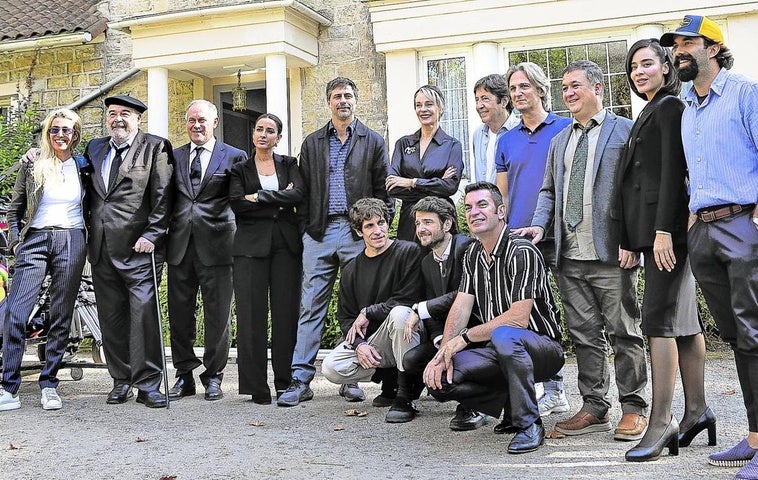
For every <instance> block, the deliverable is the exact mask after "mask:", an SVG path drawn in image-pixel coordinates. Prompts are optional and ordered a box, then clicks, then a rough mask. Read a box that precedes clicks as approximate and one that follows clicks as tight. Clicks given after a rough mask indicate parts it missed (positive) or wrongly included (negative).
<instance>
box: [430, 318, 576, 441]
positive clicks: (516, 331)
mask: <svg viewBox="0 0 758 480" xmlns="http://www.w3.org/2000/svg"><path fill="white" fill-rule="evenodd" d="M563 361H564V360H563V347H561V344H560V343H558V342H556V341H555V340H553V339H551V338H550V337H547V336H545V335H540V334H538V333H536V332H533V331H532V330H527V329H523V328H515V327H506V326H502V327H498V328H496V329H495V330H493V332H492V338H491V340H490V342H489V343H487V344H486V346H484V347H481V348H469V349H466V350H462V351H460V352H458V353H456V354H455V355H454V356H453V382H452V383H447V382H446V380H445V377H444V374H443V386H442V388H441V389H439V390H436V389H430V393H431V394H432V396H434V398H436V399H437V400H440V401H443V402H444V401H447V400H457V401H459V402H460V403H461V404H462V405H464V406H465V407H467V408H471V409H473V410H477V411H479V412H482V413H486V414H487V415H491V416H493V417H497V416H500V412H501V411H503V410H504V414H503V418H504V419H506V420H507V421H508V423H510V424H511V425H513V426H514V427H516V428H519V429H524V428H527V427H529V426H530V425H532V424H533V423H534V422H535V421H537V419H539V418H540V412H539V409H538V408H537V396H536V393H535V391H534V382H543V381H545V380H548V379H550V377H552V376H553V375H555V373H556V372H558V370H560V369H561V367H563Z"/></svg>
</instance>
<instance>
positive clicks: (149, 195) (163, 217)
mask: <svg viewBox="0 0 758 480" xmlns="http://www.w3.org/2000/svg"><path fill="white" fill-rule="evenodd" d="M105 107H106V124H107V128H108V132H109V133H110V136H109V137H103V138H96V139H94V140H92V141H90V142H89V143H88V144H87V149H86V150H85V152H84V154H85V156H86V157H87V158H88V159H89V160H90V161H91V162H92V165H93V167H94V172H93V174H92V178H91V180H90V185H89V198H90V205H89V210H88V213H89V217H88V226H89V240H88V242H89V252H88V254H89V261H90V263H91V264H92V279H93V282H94V286H95V297H96V299H97V313H98V316H99V317H100V328H101V329H102V332H103V348H104V350H105V357H106V361H107V364H108V372H109V373H110V374H111V377H113V384H114V387H113V390H111V392H110V393H109V394H108V398H107V400H106V401H107V403H110V404H117V403H124V402H125V401H126V400H127V399H128V398H129V397H130V396H132V387H137V389H138V390H139V393H138V395H137V402H138V403H142V404H144V405H146V406H148V407H152V408H159V407H165V406H166V397H165V395H164V394H162V393H161V392H160V390H159V387H160V383H161V377H162V355H161V348H163V341H162V339H161V337H160V327H159V324H158V322H159V321H160V319H159V318H158V314H157V310H156V302H157V301H158V296H157V294H158V292H157V291H156V288H155V285H154V283H153V270H152V268H153V267H152V265H151V263H152V259H151V254H153V253H154V254H155V263H156V266H157V268H158V278H160V267H161V266H162V265H163V258H164V251H165V237H166V230H167V228H168V222H169V219H170V217H171V204H172V189H171V178H172V174H173V166H172V165H173V153H172V148H171V143H169V141H168V140H166V139H164V138H161V137H157V136H155V135H151V134H149V133H145V132H143V131H141V130H140V129H139V124H140V120H141V118H142V113H144V111H145V110H147V106H145V104H143V103H142V102H140V101H139V100H137V99H136V98H132V97H130V96H127V95H116V96H113V97H108V98H106V99H105Z"/></svg>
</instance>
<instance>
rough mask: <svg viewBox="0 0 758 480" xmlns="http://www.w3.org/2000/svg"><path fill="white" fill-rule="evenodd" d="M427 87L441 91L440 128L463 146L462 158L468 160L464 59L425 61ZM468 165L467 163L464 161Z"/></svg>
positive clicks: (452, 58)
mask: <svg viewBox="0 0 758 480" xmlns="http://www.w3.org/2000/svg"><path fill="white" fill-rule="evenodd" d="M426 71H427V77H428V78H429V85H434V86H436V87H437V88H439V89H440V90H441V91H442V95H443V96H444V97H445V112H444V114H443V115H442V120H441V121H440V127H441V128H442V129H443V130H444V131H445V133H447V134H448V135H450V136H451V137H453V138H456V139H458V141H460V142H461V145H462V146H463V158H464V159H467V158H469V137H468V114H467V112H468V110H467V106H466V58H465V57H451V58H444V59H434V60H427V61H426ZM464 163H465V164H466V165H468V163H469V162H468V161H464Z"/></svg>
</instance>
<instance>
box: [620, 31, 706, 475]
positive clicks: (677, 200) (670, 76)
mask: <svg viewBox="0 0 758 480" xmlns="http://www.w3.org/2000/svg"><path fill="white" fill-rule="evenodd" d="M626 72H627V79H628V81H629V85H630V86H631V88H632V91H633V92H634V93H635V94H637V96H639V97H641V98H643V99H644V100H647V101H648V104H647V105H646V106H645V108H644V109H643V110H642V112H641V113H640V115H639V117H638V118H637V120H636V122H635V124H634V127H633V128H632V131H631V133H630V138H629V143H628V145H627V149H626V152H625V155H624V160H623V163H622V164H621V167H620V168H619V170H618V172H619V173H618V184H619V192H620V198H619V201H620V202H619V207H620V208H619V211H620V214H621V227H622V228H621V230H622V234H621V247H622V248H625V249H628V250H633V251H637V252H642V253H643V258H644V266H645V293H644V296H643V300H642V332H643V333H644V334H645V335H647V336H648V341H649V345H650V366H651V371H652V378H653V402H652V408H651V412H650V422H649V424H648V428H647V432H645V435H644V436H643V437H642V440H641V441H640V443H639V444H638V445H637V446H635V447H634V448H632V449H631V450H629V451H628V452H627V453H626V459H627V460H629V461H636V462H642V461H647V460H655V459H657V458H658V456H659V455H660V454H661V451H662V450H663V448H665V447H668V449H669V454H674V455H676V454H677V453H678V447H679V446H680V445H681V446H683V447H686V446H688V445H689V444H690V442H691V441H692V439H693V437H695V435H697V434H698V433H700V432H701V431H703V430H705V429H706V428H707V429H708V440H709V444H710V445H715V444H716V418H715V417H714V415H713V412H712V411H711V409H710V408H709V407H708V405H707V404H706V403H705V391H704V386H703V382H704V369H705V339H704V337H703V329H702V324H701V322H700V319H699V316H698V312H697V301H696V299H695V278H694V277H693V275H692V271H691V270H690V265H689V260H688V258H687V220H688V217H689V212H688V209H687V203H688V198H689V197H688V193H687V164H686V162H685V159H684V150H683V148H682V140H681V120H682V111H683V110H684V105H683V104H682V102H681V101H680V100H679V99H678V98H677V96H676V95H677V94H678V93H679V90H680V89H681V83H680V82H679V79H678V78H677V76H676V72H675V71H674V68H673V62H672V60H671V54H670V53H669V51H668V50H666V49H665V48H663V47H661V45H660V44H659V43H658V40H655V39H649V40H640V41H638V42H637V43H635V44H634V45H632V48H631V49H630V50H629V52H628V53H627V57H626ZM677 365H678V366H679V369H680V371H681V376H682V385H683V387H684V398H685V412H684V418H683V419H682V421H681V424H678V423H677V421H676V419H675V418H674V417H673V416H672V414H671V401H672V398H673V396H674V385H675V382H676V370H677ZM680 425H681V426H680Z"/></svg>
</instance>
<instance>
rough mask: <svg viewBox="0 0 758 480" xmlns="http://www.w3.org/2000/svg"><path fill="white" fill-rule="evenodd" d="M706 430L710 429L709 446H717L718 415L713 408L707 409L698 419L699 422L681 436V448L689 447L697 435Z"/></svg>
mask: <svg viewBox="0 0 758 480" xmlns="http://www.w3.org/2000/svg"><path fill="white" fill-rule="evenodd" d="M706 428H707V429H708V445H710V446H711V447H712V446H714V445H716V415H714V414H713V410H711V407H705V411H704V412H703V414H702V415H700V418H698V419H697V422H695V424H694V425H693V426H691V427H690V428H688V429H687V430H685V431H683V432H681V433H680V434H679V446H680V447H689V446H690V443H692V440H693V439H694V438H695V437H696V436H697V434H698V433H700V432H702V431H703V430H705V429H706Z"/></svg>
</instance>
